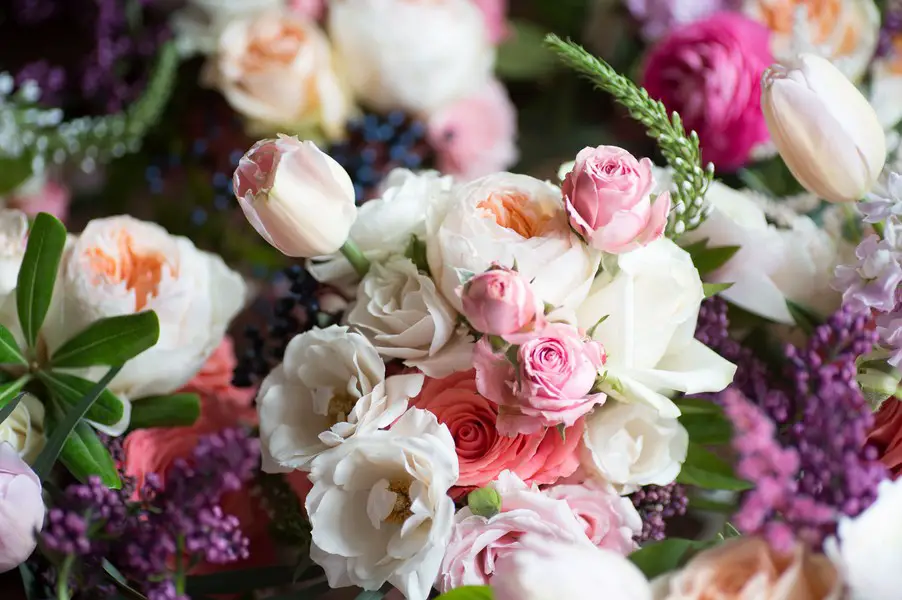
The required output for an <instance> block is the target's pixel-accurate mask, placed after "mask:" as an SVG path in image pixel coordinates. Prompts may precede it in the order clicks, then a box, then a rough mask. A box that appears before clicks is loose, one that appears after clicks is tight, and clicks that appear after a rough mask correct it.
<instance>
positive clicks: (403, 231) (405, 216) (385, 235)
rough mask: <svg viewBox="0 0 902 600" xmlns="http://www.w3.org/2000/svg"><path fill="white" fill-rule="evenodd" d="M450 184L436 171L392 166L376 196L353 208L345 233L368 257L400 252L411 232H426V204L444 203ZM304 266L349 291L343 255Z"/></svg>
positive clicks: (350, 275)
mask: <svg viewBox="0 0 902 600" xmlns="http://www.w3.org/2000/svg"><path fill="white" fill-rule="evenodd" d="M453 184H454V180H453V179H452V178H451V177H449V176H447V175H441V174H440V173H439V172H438V171H422V172H419V173H414V172H412V171H408V170H407V169H395V170H393V171H392V172H391V173H389V174H388V176H387V177H386V178H385V180H384V181H383V182H382V186H381V188H382V191H381V193H380V195H379V197H378V198H374V199H373V200H370V201H369V202H366V203H365V204H363V206H361V207H360V208H359V209H358V210H357V220H356V221H355V222H354V225H352V226H351V233H350V236H349V237H350V238H351V239H352V240H354V243H355V244H357V248H358V249H360V251H361V252H363V254H364V256H366V257H367V258H368V259H370V260H371V261H381V260H385V259H386V258H388V257H389V256H390V255H391V254H401V253H403V252H404V250H405V249H406V248H407V245H408V244H409V243H410V240H411V238H412V236H418V237H419V238H420V239H422V238H424V237H425V236H426V212H427V210H428V208H429V207H430V206H433V205H437V206H441V205H444V203H446V202H447V198H448V191H449V190H450V189H451V186H452V185H453ZM307 268H308V269H309V271H310V273H311V274H312V275H313V276H314V277H315V278H316V279H317V281H320V282H322V283H330V284H332V285H335V286H337V287H339V288H340V289H342V290H343V291H346V292H348V295H353V291H354V290H355V289H356V285H357V274H356V272H355V271H354V269H353V267H351V264H350V263H349V262H348V261H347V259H346V258H345V257H344V256H343V255H341V254H333V255H331V256H328V257H322V258H316V259H314V260H312V261H308V263H307Z"/></svg>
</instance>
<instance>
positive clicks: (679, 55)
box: [642, 12, 774, 171]
mask: <svg viewBox="0 0 902 600" xmlns="http://www.w3.org/2000/svg"><path fill="white" fill-rule="evenodd" d="M770 36H771V32H770V30H769V29H768V28H767V27H765V26H764V25H762V24H760V23H758V22H756V21H753V20H752V19H750V18H748V17H745V16H743V15H741V14H739V13H730V12H724V13H718V14H716V15H714V16H712V17H709V18H707V19H704V20H702V21H695V22H693V23H689V24H687V25H683V26H680V27H677V28H676V29H674V30H672V32H671V33H670V34H669V35H667V36H666V37H664V38H663V39H662V40H661V41H660V42H659V43H658V44H657V45H656V46H655V47H654V48H652V50H651V53H650V54H649V56H648V60H647V61H646V64H645V72H644V75H643V78H642V85H643V86H644V87H645V89H647V90H648V93H649V94H650V95H651V96H652V97H653V98H657V99H659V100H661V101H662V102H663V103H664V106H666V107H667V110H669V111H677V112H678V113H680V116H681V117H682V119H683V123H684V125H685V127H686V130H687V131H690V130H695V131H696V132H698V135H699V138H700V139H701V147H702V154H703V156H704V160H705V161H711V162H713V163H714V164H715V165H716V166H717V168H718V169H723V170H727V171H732V170H736V169H738V168H739V167H741V166H743V165H744V164H745V163H746V162H747V161H748V160H749V155H750V153H751V151H752V149H753V148H755V146H757V145H759V144H761V143H763V142H766V141H768V139H770V136H769V134H768V132H767V124H766V123H765V121H764V115H763V113H762V112H761V76H762V74H763V73H764V71H765V70H766V69H767V68H768V67H769V66H770V65H771V63H773V62H774V57H773V55H772V54H771V51H770Z"/></svg>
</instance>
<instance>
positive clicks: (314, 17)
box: [288, 0, 326, 21]
mask: <svg viewBox="0 0 902 600" xmlns="http://www.w3.org/2000/svg"><path fill="white" fill-rule="evenodd" d="M288 10H290V11H292V12H294V13H297V14H299V15H301V16H304V17H307V18H308V19H310V20H311V21H319V20H321V19H322V18H323V17H324V16H325V14H326V0H288Z"/></svg>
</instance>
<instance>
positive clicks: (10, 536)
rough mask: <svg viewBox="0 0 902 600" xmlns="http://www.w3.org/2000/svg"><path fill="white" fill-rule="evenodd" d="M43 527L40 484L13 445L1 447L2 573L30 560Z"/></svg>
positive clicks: (0, 520) (0, 532)
mask: <svg viewBox="0 0 902 600" xmlns="http://www.w3.org/2000/svg"><path fill="white" fill-rule="evenodd" d="M43 524H44V500H43V498H42V497H41V480H40V479H38V476H37V475H35V474H34V471H32V470H31V468H30V467H29V466H28V465H27V464H25V461H23V460H22V459H21V458H19V454H18V453H17V452H16V450H15V449H14V448H13V447H12V446H11V445H10V444H8V443H6V442H3V443H0V573H4V572H6V571H9V570H12V569H15V568H16V567H18V566H19V565H20V564H22V563H23V562H25V560H26V559H27V558H28V557H29V556H31V553H32V551H34V548H35V546H36V545H37V540H35V535H34V534H35V532H36V531H40V530H41V527H42V526H43Z"/></svg>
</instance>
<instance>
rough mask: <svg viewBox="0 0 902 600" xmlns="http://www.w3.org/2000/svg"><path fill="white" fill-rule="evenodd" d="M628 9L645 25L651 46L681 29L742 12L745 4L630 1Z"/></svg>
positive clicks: (737, 1)
mask: <svg viewBox="0 0 902 600" xmlns="http://www.w3.org/2000/svg"><path fill="white" fill-rule="evenodd" d="M626 7H627V8H628V9H629V11H630V14H632V15H633V17H634V18H635V19H636V20H637V21H639V22H640V23H641V24H642V37H643V38H645V40H646V41H649V42H651V41H655V40H657V39H658V38H660V37H662V36H663V35H664V34H665V33H667V32H668V31H670V30H671V29H673V28H674V27H676V26H678V25H683V24H686V23H691V22H693V21H698V20H699V19H704V18H705V17H709V16H711V15H713V14H714V13H718V12H722V11H735V10H739V9H740V8H741V7H742V0H627V2H626Z"/></svg>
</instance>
